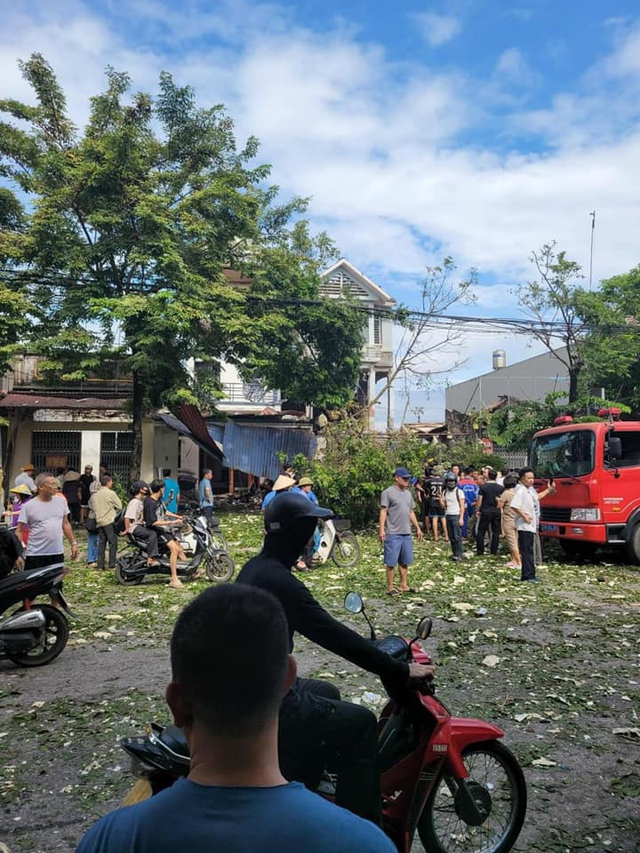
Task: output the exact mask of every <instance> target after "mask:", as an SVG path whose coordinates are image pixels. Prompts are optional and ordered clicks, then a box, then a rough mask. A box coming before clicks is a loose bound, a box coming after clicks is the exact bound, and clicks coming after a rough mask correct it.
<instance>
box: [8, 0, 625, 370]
mask: <svg viewBox="0 0 640 853" xmlns="http://www.w3.org/2000/svg"><path fill="white" fill-rule="evenodd" d="M208 8H211V7H210V6H209V7H208ZM122 9H123V7H121V6H120V4H119V3H116V2H115V0H113V3H112V9H111V13H110V14H109V16H108V17H107V16H106V15H100V14H98V12H97V11H95V10H94V11H91V9H90V8H89V6H88V5H83V4H82V3H80V2H79V0H75V2H73V1H72V2H70V3H65V4H62V3H60V2H58V4H56V3H55V2H46V3H45V2H44V0H31V2H29V3H27V0H18V2H16V3H15V4H14V7H13V8H12V9H11V10H9V11H7V12H6V14H5V20H4V24H5V26H4V27H3V30H2V32H1V33H0V76H1V79H2V80H3V86H2V88H3V95H4V96H11V97H17V98H30V93H29V92H28V89H27V87H26V84H25V83H24V81H22V80H21V77H20V73H19V70H18V68H17V66H16V58H17V57H22V58H27V57H28V56H29V54H30V53H31V52H32V51H34V50H39V51H41V52H42V53H43V54H44V55H45V56H46V57H47V58H48V59H49V60H50V62H51V63H52V65H53V66H54V68H55V70H56V72H57V73H58V75H59V78H60V81H61V83H62V85H63V87H64V88H65V91H66V92H67V94H68V99H69V105H70V109H71V111H72V114H73V116H74V118H75V120H76V121H78V122H81V121H82V120H83V119H84V118H85V117H86V114H87V110H88V98H89V96H90V95H92V94H94V93H95V92H96V91H98V90H100V89H101V88H102V87H103V85H104V77H103V72H104V68H105V66H106V65H107V64H108V63H109V64H112V65H114V66H115V67H116V68H117V69H119V70H127V71H129V72H130V73H131V74H132V77H133V80H134V88H143V89H147V90H152V91H153V90H154V89H155V84H156V81H157V75H158V72H159V71H160V70H161V69H166V70H169V71H171V72H172V73H174V75H175V77H176V80H177V81H178V82H179V83H181V84H184V83H191V84H193V85H194V86H195V88H196V91H197V95H198V99H199V102H201V103H203V104H211V103H218V102H221V101H222V102H225V103H226V104H227V105H228V107H229V112H230V114H231V115H232V116H233V117H234V119H235V121H236V126H237V130H238V136H239V138H240V139H242V138H243V137H245V136H246V135H248V134H250V133H253V134H256V135H257V136H258V137H259V138H260V139H261V141H262V151H261V158H262V159H263V160H266V161H267V162H271V163H273V164H274V171H273V179H274V181H275V182H277V183H278V184H279V185H281V187H282V189H283V193H284V194H300V195H304V196H307V195H311V196H312V197H313V200H312V204H311V210H310V214H311V216H312V218H313V219H314V225H315V226H316V227H317V226H319V227H323V228H326V230H327V231H328V232H329V233H330V234H332V235H334V236H335V238H336V240H337V242H338V244H339V246H340V248H341V250H342V252H343V253H344V254H345V255H346V256H347V257H348V258H349V259H350V260H351V261H352V262H353V263H355V264H356V266H358V267H359V268H361V269H362V270H363V271H364V272H365V273H367V274H369V272H370V271H371V270H374V271H375V275H373V276H372V277H373V278H374V280H376V281H377V282H378V283H379V284H380V285H381V286H382V287H384V288H385V289H386V290H388V291H389V292H391V293H392V294H393V295H394V296H396V297H397V298H398V299H399V300H401V301H405V302H406V301H409V300H410V299H411V296H412V293H411V289H410V288H409V287H406V286H405V285H406V282H407V281H408V280H409V281H410V280H411V278H412V277H413V278H414V280H418V279H419V278H420V276H421V274H422V273H423V271H424V266H425V265H426V264H433V263H434V262H436V261H437V260H438V259H439V258H441V257H442V256H443V255H445V254H451V255H453V256H454V257H455V258H456V261H457V263H458V267H459V269H460V271H461V272H462V271H464V270H465V269H467V268H468V267H470V266H476V267H479V268H480V270H481V272H482V271H485V272H487V273H490V274H491V276H492V278H493V279H495V280H496V281H497V282H498V284H497V285H495V286H493V287H488V286H487V287H483V288H481V290H480V302H479V305H478V306H477V311H476V310H475V309H473V308H472V309H470V311H471V313H482V312H486V313H490V312H491V311H492V310H493V311H494V312H496V313H500V314H502V315H503V316H514V315H515V314H516V313H517V305H515V304H514V302H513V299H512V298H511V296H510V294H509V292H508V290H509V288H510V287H511V283H513V284H516V283H518V282H521V281H527V280H528V278H529V277H530V276H531V269H530V266H529V263H528V258H529V255H530V253H531V250H532V249H534V248H537V247H539V246H540V245H541V244H542V243H544V242H547V241H548V240H550V239H554V238H555V239H556V240H557V242H558V245H559V247H560V248H564V249H566V251H567V254H568V256H569V257H572V258H576V259H578V260H579V261H581V262H582V263H583V265H584V266H586V265H587V263H588V256H589V238H590V219H589V212H590V211H591V210H593V209H596V210H597V213H598V220H597V230H596V250H595V264H594V278H595V280H598V279H599V278H601V277H606V276H609V275H612V274H614V273H617V272H621V271H624V270H625V269H629V268H631V267H632V266H635V265H636V264H637V262H638V260H639V258H638V254H637V239H636V237H637V235H636V230H637V229H636V223H637V221H638V219H639V218H640V199H639V198H638V195H637V192H636V189H635V181H634V179H633V178H634V176H635V175H636V174H637V173H638V172H639V171H640V129H639V127H638V119H639V118H640V106H639V104H640V99H638V97H637V94H638V88H639V86H640V67H637V62H636V57H637V56H640V42H639V41H638V39H639V38H640V36H639V33H640V31H639V30H638V29H634V28H633V27H632V26H631V25H626V27H623V28H621V29H616V30H615V31H614V29H613V28H608V29H607V30H606V31H605V34H606V33H608V34H609V36H611V37H612V38H613V39H614V42H613V47H612V49H611V50H610V52H609V55H608V56H606V57H604V58H603V59H602V60H601V61H600V62H599V63H598V64H597V65H595V66H594V67H593V68H592V69H591V72H590V73H587V74H586V75H585V77H584V79H583V81H582V82H581V83H580V84H579V85H577V86H576V87H574V88H573V89H570V90H568V91H566V92H557V93H556V95H555V97H554V98H552V99H551V100H550V102H549V103H548V104H547V105H546V106H545V107H544V108H543V109H537V110H528V111H523V110H522V108H521V107H520V108H519V111H515V108H514V107H513V106H511V107H510V106H509V102H508V100H503V101H500V99H499V97H498V94H499V93H496V77H495V72H494V73H493V74H490V75H489V79H487V80H484V81H483V80H477V79H470V78H469V76H468V74H467V73H466V72H465V69H463V68H460V69H458V70H451V71H446V72H444V71H442V70H439V69H437V70H434V69H433V68H431V67H429V66H428V65H425V64H421V63H420V62H419V61H418V60H412V61H405V60H403V61H401V62H400V61H398V60H397V58H396V57H393V56H391V55H389V53H388V51H387V50H386V49H385V47H384V46H383V45H381V44H375V43H367V42H366V41H365V40H363V38H362V37H361V36H356V35H354V34H353V32H352V31H351V30H350V29H349V27H348V26H347V25H346V24H344V23H342V24H340V25H339V26H338V27H336V28H335V29H333V30H331V31H326V32H322V33H317V32H312V31H311V30H309V29H302V28H300V27H296V26H294V25H293V24H292V22H291V20H290V19H289V17H288V15H287V12H286V10H283V9H282V8H281V7H279V6H277V5H274V4H271V5H268V4H259V5H250V4H249V3H248V2H247V0H245V2H243V3H242V4H241V5H236V4H232V3H231V2H227V3H225V5H224V6H220V5H217V6H216V7H215V10H216V11H214V12H211V11H210V12H208V13H207V12H206V9H205V8H204V7H201V6H199V5H198V4H196V3H188V4H187V5H186V6H185V7H184V8H182V9H181V10H180V12H179V13H176V12H173V7H170V6H169V5H165V4H163V3H160V2H159V0H145V2H144V5H138V6H137V7H136V13H135V14H136V17H135V18H129V17H126V16H124V13H123V11H122ZM203 10H204V11H203ZM424 14H425V15H429V14H432V13H424ZM445 17H446V16H445ZM453 20H454V21H455V20H456V19H453ZM449 26H450V28H449V31H448V32H450V33H451V35H450V37H453V35H454V34H455V32H457V30H455V26H458V24H456V25H455V26H454V24H450V25H449ZM432 32H433V33H435V32H436V30H435V29H434V30H432ZM446 32H447V31H446V30H441V33H445V34H446ZM205 36H206V37H205ZM442 37H444V36H441V38H442ZM440 43H443V42H442V41H441V42H440ZM496 67H497V68H498V69H500V70H501V73H502V75H503V76H504V77H505V84H506V82H507V80H506V77H507V75H510V77H509V81H508V83H509V86H512V84H513V80H514V77H515V79H516V80H517V79H518V78H520V79H521V78H522V77H523V76H526V74H527V73H535V72H532V71H531V68H530V66H529V65H528V64H527V62H526V59H525V57H524V55H523V54H522V53H521V52H520V51H519V50H518V48H517V47H515V46H514V47H513V48H511V49H510V50H509V51H507V52H506V53H503V54H502V55H501V56H500V57H498V59H497V60H496ZM489 128H493V129H494V130H493V133H494V134H495V138H493V137H492V136H491V135H490V133H491V132H490V130H489ZM478 129H480V130H481V131H482V135H478V134H476V131H477V130H478ZM532 140H533V141H532ZM509 146H512V147H511V149H510V148H509ZM527 146H529V147H527ZM497 340H498V339H493V338H489V337H488V336H479V337H478V338H477V339H474V340H473V346H474V347H475V348H477V349H478V350H481V352H482V353H483V355H482V358H483V359H484V360H485V361H486V362H487V364H489V363H490V351H491V349H493V348H494V347H495V345H496V343H497ZM517 340H518V341H519V342H521V341H522V339H521V338H518V339H517ZM501 342H504V341H501ZM507 348H508V349H509V350H510V351H511V350H512V347H511V346H510V345H509V346H508V347H507ZM513 351H514V352H515V344H514V349H513ZM487 353H489V356H487ZM510 361H511V358H510ZM474 369H475V368H474ZM487 369H489V368H487Z"/></svg>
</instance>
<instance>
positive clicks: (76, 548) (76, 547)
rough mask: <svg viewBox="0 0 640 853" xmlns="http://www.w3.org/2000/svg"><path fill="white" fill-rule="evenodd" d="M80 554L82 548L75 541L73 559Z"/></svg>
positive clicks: (72, 551)
mask: <svg viewBox="0 0 640 853" xmlns="http://www.w3.org/2000/svg"><path fill="white" fill-rule="evenodd" d="M79 556H80V548H78V543H77V542H75V543H74V544H73V545H72V546H71V559H72V560H77V559H78V557H79Z"/></svg>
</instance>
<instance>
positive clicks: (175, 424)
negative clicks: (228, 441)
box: [157, 412, 224, 460]
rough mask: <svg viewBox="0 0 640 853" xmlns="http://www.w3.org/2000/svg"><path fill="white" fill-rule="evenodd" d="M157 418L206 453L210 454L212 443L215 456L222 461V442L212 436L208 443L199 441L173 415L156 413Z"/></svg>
mask: <svg viewBox="0 0 640 853" xmlns="http://www.w3.org/2000/svg"><path fill="white" fill-rule="evenodd" d="M157 417H158V418H160V420H161V421H162V422H163V423H164V424H165V426H168V427H169V428H170V429H174V430H175V431H176V432H178V433H180V435H186V436H188V437H189V438H190V439H192V440H193V441H195V443H196V444H197V445H198V447H201V448H202V449H203V450H204V451H206V452H207V453H211V442H212V441H213V443H214V444H215V446H216V448H217V453H216V455H217V456H220V458H221V459H223V460H224V454H223V452H222V442H220V441H217V440H216V439H215V438H213V436H212V437H211V438H210V439H209V441H207V442H206V443H204V442H202V441H200V439H199V438H198V437H197V436H196V435H194V434H193V433H192V432H191V430H190V429H189V428H188V427H187V426H186V425H185V424H183V423H182V421H181V420H179V419H178V418H176V417H175V416H174V415H168V414H165V413H164V412H158V413H157ZM209 432H210V431H209ZM210 434H211V432H210Z"/></svg>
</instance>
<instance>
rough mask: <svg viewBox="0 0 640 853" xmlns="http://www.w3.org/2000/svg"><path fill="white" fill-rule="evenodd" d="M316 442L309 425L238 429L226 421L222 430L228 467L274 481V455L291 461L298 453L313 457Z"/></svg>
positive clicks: (277, 468)
mask: <svg viewBox="0 0 640 853" xmlns="http://www.w3.org/2000/svg"><path fill="white" fill-rule="evenodd" d="M316 447H317V439H316V436H315V434H314V433H313V432H312V430H311V428H310V427H309V426H306V427H293V428H292V427H281V426H266V425H265V426H240V425H239V424H236V423H234V422H233V421H228V422H227V424H226V426H225V430H224V455H225V457H226V459H227V464H228V465H229V467H231V468H237V469H238V470H239V471H244V472H245V473H246V474H255V475H256V476H258V477H269V478H270V479H272V480H273V479H275V478H276V477H277V476H278V474H279V473H280V471H281V469H282V464H281V462H280V460H279V458H278V453H284V455H285V457H286V458H287V459H293V457H294V456H296V455H297V454H298V453H302V454H304V456H306V457H307V458H308V459H312V458H313V457H314V456H315V453H316Z"/></svg>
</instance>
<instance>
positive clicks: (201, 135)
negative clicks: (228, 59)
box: [0, 54, 364, 477]
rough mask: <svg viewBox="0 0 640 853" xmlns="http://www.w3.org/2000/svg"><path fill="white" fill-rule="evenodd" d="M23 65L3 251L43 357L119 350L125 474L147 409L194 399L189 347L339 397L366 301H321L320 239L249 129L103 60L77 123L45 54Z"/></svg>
mask: <svg viewBox="0 0 640 853" xmlns="http://www.w3.org/2000/svg"><path fill="white" fill-rule="evenodd" d="M20 65H21V69H22V72H23V75H24V77H25V79H26V80H27V81H28V83H29V84H30V85H31V88H32V89H33V91H34V93H35V101H36V103H35V105H27V104H22V103H19V102H17V101H14V100H10V99H5V100H3V101H0V111H2V112H4V113H5V114H8V116H9V117H10V119H13V121H11V120H10V121H4V122H2V123H0V174H1V175H2V176H3V177H4V178H5V179H8V180H9V182H11V183H12V184H13V186H14V187H15V189H16V190H17V192H16V193H10V194H9V196H7V197H6V198H5V201H4V204H5V208H6V209H7V210H12V211H13V220H14V227H13V229H12V231H11V233H10V234H9V233H6V234H4V235H3V238H2V244H1V247H2V251H3V255H4V257H5V258H6V259H7V262H10V263H11V264H13V265H14V266H15V267H17V268H18V269H19V270H20V276H21V278H20V280H21V281H22V282H23V283H24V282H26V283H27V284H25V287H26V288H27V290H28V293H29V298H30V300H31V304H32V305H37V306H38V311H39V312H40V317H41V319H40V321H39V322H37V323H35V324H33V325H32V327H31V340H32V341H33V343H34V344H35V345H36V346H37V347H38V348H39V349H40V351H41V352H42V353H44V354H45V356H46V359H47V360H46V362H45V364H44V368H45V369H46V370H49V371H51V372H55V373H56V374H58V375H63V376H65V377H67V378H71V379H77V378H82V377H84V376H87V375H89V373H91V372H94V371H96V370H100V369H101V365H104V364H105V363H112V362H113V361H114V359H115V360H117V361H118V363H119V369H120V372H121V374H122V373H126V374H127V375H130V376H131V377H132V380H133V399H132V429H133V433H134V452H133V457H132V464H131V476H132V477H136V476H137V475H138V471H139V463H140V456H141V442H142V419H143V415H144V414H145V413H146V412H147V411H149V409H150V408H151V407H153V406H156V405H158V404H160V403H165V404H168V405H172V404H175V403H178V402H182V401H190V402H198V397H197V394H198V390H199V384H198V382H197V380H196V379H194V376H193V373H192V371H191V370H189V369H188V368H189V362H188V360H189V359H194V360H196V361H197V360H204V361H208V362H213V364H214V366H215V365H216V364H219V362H220V361H221V360H226V361H228V362H232V363H236V364H238V366H239V367H240V370H241V372H242V375H243V376H244V377H246V378H260V379H266V380H267V382H268V383H269V384H271V386H272V387H280V388H281V390H282V392H283V394H284V395H285V396H289V397H294V398H296V399H298V400H300V401H301V402H309V401H312V400H313V401H316V402H317V401H320V402H321V403H324V404H325V405H329V404H334V405H335V404H339V403H344V402H346V401H347V400H348V399H349V397H350V396H351V395H352V393H353V389H354V388H355V385H356V383H357V378H358V354H359V351H360V346H361V329H362V326H363V324H364V317H363V316H362V315H361V314H357V313H356V312H355V311H354V310H353V308H351V306H348V305H345V304H343V305H337V304H334V303H328V302H320V301H319V281H320V279H319V266H320V264H321V263H322V261H323V259H324V258H325V257H326V256H327V255H329V254H330V253H331V251H332V247H331V244H330V241H329V240H328V238H326V236H325V235H320V236H319V237H316V238H312V237H311V236H310V234H309V230H308V227H307V225H306V223H305V222H304V221H300V216H301V215H302V214H303V213H304V211H305V210H306V204H307V203H306V201H305V200H302V199H293V200H291V201H289V202H288V203H286V204H278V203H277V200H276V199H277V188H276V187H269V186H268V185H267V183H266V181H267V179H268V176H269V171H270V170H269V167H268V166H266V165H253V162H254V160H255V157H256V155H257V152H258V142H257V140H256V139H255V138H253V137H251V138H249V140H248V141H247V143H246V145H245V146H244V147H243V148H241V149H239V148H238V146H237V144H236V140H235V137H234V132H233V122H232V121H231V119H230V118H229V116H228V115H227V114H226V112H225V110H224V108H223V107H222V106H215V107H212V108H210V109H200V108H198V107H197V105H196V101H195V95H194V92H193V90H192V89H191V88H190V87H188V86H186V87H178V86H176V85H175V83H174V81H173V79H172V78H171V76H170V75H169V74H166V73H163V74H161V75H160V81H159V91H158V94H157V96H156V97H155V100H152V99H151V97H150V96H149V95H147V94H143V93H137V94H133V95H131V94H130V92H129V89H130V81H129V78H128V76H127V75H126V74H123V73H119V72H116V71H115V70H113V69H111V68H110V69H108V71H107V87H106V90H105V91H104V92H102V93H100V94H98V95H96V96H95V97H93V98H92V99H91V111H90V116H89V120H88V123H87V126H86V128H85V129H84V131H83V132H79V131H78V130H77V129H76V128H75V127H74V126H73V124H72V122H71V121H70V119H69V117H68V115H67V109H66V101H65V96H64V93H63V91H62V89H61V88H60V86H59V84H58V81H57V79H56V77H55V74H54V73H53V71H52V69H51V67H50V66H49V65H48V63H47V62H46V61H45V60H44V59H43V57H42V56H40V55H39V54H33V55H32V56H31V58H30V59H29V60H28V61H27V62H23V63H20ZM25 196H26V197H27V202H26V203H25V204H23V203H22V199H23V198H24V197H25ZM291 223H293V224H291ZM229 269H233V270H239V271H240V272H242V273H243V274H244V278H243V281H244V282H245V283H244V284H243V285H241V286H237V285H234V284H232V283H230V281H229V278H228V276H227V275H226V274H225V271H226V272H228V270H229ZM247 281H248V283H246V282H247ZM0 343H1V342H0ZM274 361H275V362H277V365H275V364H274ZM210 390H211V389H210V387H208V388H207V393H209V394H210Z"/></svg>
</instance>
